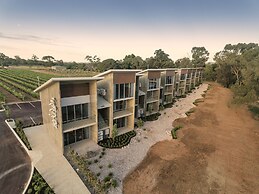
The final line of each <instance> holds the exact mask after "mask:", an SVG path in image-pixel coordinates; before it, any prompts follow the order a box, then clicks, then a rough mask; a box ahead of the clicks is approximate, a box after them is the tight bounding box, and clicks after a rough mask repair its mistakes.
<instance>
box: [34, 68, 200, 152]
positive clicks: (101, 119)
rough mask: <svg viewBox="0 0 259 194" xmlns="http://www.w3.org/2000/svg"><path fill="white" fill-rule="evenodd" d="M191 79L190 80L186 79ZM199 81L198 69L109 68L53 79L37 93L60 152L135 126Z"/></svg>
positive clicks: (126, 130)
mask: <svg viewBox="0 0 259 194" xmlns="http://www.w3.org/2000/svg"><path fill="white" fill-rule="evenodd" d="M187 80H189V82H188V81H187ZM201 81H202V68H192V69H190V68H183V69H147V70H143V71H140V70H122V69H117V70H116V69H112V70H108V71H106V72H103V73H100V74H99V75H96V76H94V77H77V78H76V77H75V78H52V79H50V80H49V81H47V82H46V83H44V84H43V85H41V86H40V87H38V88H37V89H36V90H35V92H39V93H40V99H41V105H42V117H43V124H44V128H45V129H46V130H47V131H48V133H49V135H50V137H51V138H52V139H53V140H54V141H55V143H56V145H57V146H58V148H59V150H60V152H61V153H63V152H64V147H65V146H67V145H70V144H74V143H76V142H79V141H81V140H84V139H89V140H92V141H94V142H96V143H97V142H98V141H101V140H103V139H105V138H108V137H111V135H112V129H113V127H114V125H115V124H116V126H117V128H118V132H119V134H122V133H126V132H128V131H131V130H133V129H134V121H135V120H136V119H137V118H139V117H146V116H149V115H152V114H155V113H158V112H159V105H160V100H161V104H163V105H166V104H168V103H172V100H173V98H174V97H175V96H182V95H184V94H185V93H186V92H187V91H189V90H190V89H192V88H193V86H197V85H199V84H200V83H201Z"/></svg>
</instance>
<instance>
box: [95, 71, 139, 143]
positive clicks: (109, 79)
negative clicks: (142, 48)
mask: <svg viewBox="0 0 259 194" xmlns="http://www.w3.org/2000/svg"><path fill="white" fill-rule="evenodd" d="M139 71H140V70H123V69H117V70H115V69H112V70H108V71H106V72H103V73H100V74H98V75H96V76H95V77H96V78H97V77H103V79H102V80H100V81H98V83H97V87H98V90H99V91H100V92H99V94H98V98H99V100H102V101H103V102H106V104H110V106H109V107H108V106H105V108H101V107H102V105H100V108H99V109H98V120H99V122H100V123H104V125H99V128H98V134H99V136H98V140H102V139H103V138H106V137H108V136H111V135H112V130H111V129H112V128H113V127H114V125H115V124H116V126H117V128H118V133H119V134H122V133H126V132H128V131H131V130H133V129H134V113H135V91H136V73H137V72H139ZM100 104H101V103H100Z"/></svg>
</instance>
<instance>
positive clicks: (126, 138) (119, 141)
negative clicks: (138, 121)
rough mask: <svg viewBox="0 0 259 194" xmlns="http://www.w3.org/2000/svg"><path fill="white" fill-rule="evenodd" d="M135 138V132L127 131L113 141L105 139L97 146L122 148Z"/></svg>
mask: <svg viewBox="0 0 259 194" xmlns="http://www.w3.org/2000/svg"><path fill="white" fill-rule="evenodd" d="M135 136H136V132H135V131H129V132H127V133H124V134H122V135H119V136H116V137H115V138H114V140H113V139H112V138H107V139H104V140H102V141H99V142H98V145H100V146H102V147H105V148H122V147H124V146H126V145H128V144H129V143H130V140H131V138H133V137H135Z"/></svg>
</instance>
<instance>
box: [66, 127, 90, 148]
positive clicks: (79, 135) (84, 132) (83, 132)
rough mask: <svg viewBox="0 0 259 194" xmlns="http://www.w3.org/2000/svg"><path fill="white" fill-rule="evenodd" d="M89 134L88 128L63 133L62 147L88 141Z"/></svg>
mask: <svg viewBox="0 0 259 194" xmlns="http://www.w3.org/2000/svg"><path fill="white" fill-rule="evenodd" d="M89 133H90V132H89V127H84V128H81V129H77V130H74V131H69V132H66V133H64V145H65V146H66V145H69V144H72V143H75V142H78V141H81V140H83V139H89V137H90V134H89Z"/></svg>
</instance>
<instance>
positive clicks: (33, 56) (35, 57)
mask: <svg viewBox="0 0 259 194" xmlns="http://www.w3.org/2000/svg"><path fill="white" fill-rule="evenodd" d="M38 59H39V57H37V56H36V55H34V54H33V55H32V57H31V60H33V61H34V62H37V61H38Z"/></svg>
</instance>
